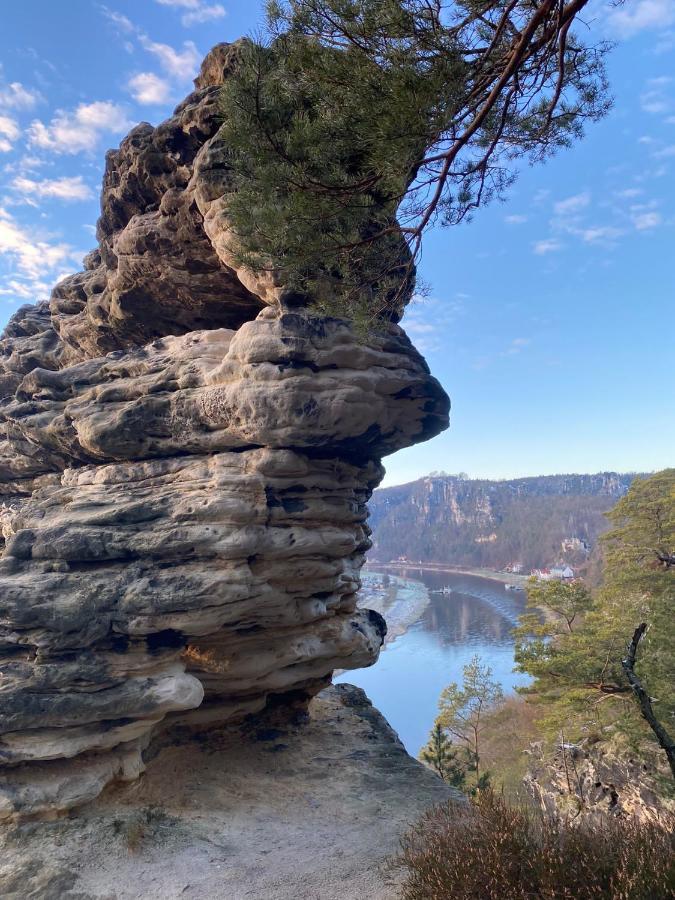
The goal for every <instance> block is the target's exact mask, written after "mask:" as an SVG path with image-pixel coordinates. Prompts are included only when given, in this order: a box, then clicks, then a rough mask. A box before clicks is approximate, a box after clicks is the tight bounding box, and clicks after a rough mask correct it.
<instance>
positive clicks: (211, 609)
mask: <svg viewBox="0 0 675 900" xmlns="http://www.w3.org/2000/svg"><path fill="white" fill-rule="evenodd" d="M233 60H236V45H233V46H231V47H228V46H226V45H220V46H218V47H217V48H215V49H214V50H213V51H212V52H211V53H210V54H209V56H208V57H207V59H206V60H205V62H204V65H203V67H202V72H201V74H200V76H199V78H198V79H197V81H196V90H195V92H194V93H193V94H191V95H190V96H189V97H188V98H187V99H186V100H185V101H184V102H183V103H182V104H181V105H180V106H179V107H178V108H177V110H176V112H175V114H174V116H173V117H172V118H170V119H169V120H168V121H167V122H164V123H163V124H161V125H159V126H158V127H157V128H152V127H151V126H150V125H147V124H143V125H139V126H138V127H136V128H135V129H133V130H132V132H131V133H130V134H129V136H128V137H127V138H125V140H124V141H123V142H122V145H121V147H120V149H119V150H118V151H114V152H111V153H109V154H108V157H107V162H106V173H105V176H104V182H103V192H102V215H101V219H100V220H99V225H98V238H99V247H98V249H97V250H95V251H94V252H93V253H91V254H90V255H89V256H88V257H87V259H86V260H85V270H84V271H83V272H81V273H79V274H77V275H74V276H72V277H71V278H68V279H65V280H64V281H62V282H60V283H59V285H58V286H57V287H56V288H55V290H54V292H53V295H52V298H51V301H50V303H49V305H47V304H42V305H38V306H35V307H24V308H22V309H21V310H19V312H18V313H17V314H16V315H15V316H14V318H13V319H12V320H11V322H10V324H9V325H8V327H7V329H6V331H5V333H4V335H3V338H2V340H1V341H0V396H1V398H2V399H1V400H0V532H1V535H2V537H1V538H0V553H1V556H0V672H1V674H0V767H1V768H0V819H3V818H4V819H11V818H17V817H22V816H23V817H25V816H30V815H37V814H41V815H42V814H46V813H49V812H58V811H61V810H64V809H68V808H70V807H72V806H75V805H78V804H80V803H83V802H86V801H88V800H90V799H92V798H93V797H95V796H96V795H97V794H98V793H99V792H100V791H101V790H102V789H103V787H104V786H105V785H106V784H107V783H109V782H111V781H113V780H116V779H121V780H130V779H134V778H136V777H137V776H138V774H139V772H140V771H142V768H143V759H142V753H143V749H144V748H145V746H146V745H147V742H148V740H149V737H150V735H151V733H152V731H153V729H155V728H156V727H157V726H158V725H159V724H160V723H162V722H164V723H166V722H175V721H181V722H184V723H185V724H193V725H204V724H209V723H218V724H221V723H224V722H228V721H236V720H237V719H241V718H242V717H244V716H245V715H247V714H249V713H255V712H258V711H260V710H262V709H263V708H264V707H265V705H266V704H267V703H268V702H269V701H270V699H271V698H277V697H283V698H288V699H290V698H292V699H295V700H301V701H302V699H303V698H305V699H306V698H309V697H311V696H312V695H313V694H315V693H316V692H317V691H318V690H320V689H321V687H323V686H324V685H325V684H326V683H328V682H329V681H330V677H331V674H332V671H333V670H334V669H335V668H340V669H349V668H355V667H360V666H364V665H369V664H372V663H373V662H374V661H375V660H376V658H377V654H378V652H379V648H380V646H381V644H382V640H383V636H384V631H385V625H384V622H383V620H382V619H381V617H380V616H378V615H377V614H376V613H372V612H369V611H368V610H357V609H356V602H355V595H356V591H357V590H358V587H359V569H360V567H361V565H362V563H363V559H364V554H365V552H366V551H367V549H368V548H369V546H370V542H369V529H368V526H367V524H366V518H367V510H366V502H367V500H368V498H369V497H370V494H371V492H372V490H373V488H374V487H375V486H376V485H377V483H378V482H379V479H380V478H381V475H382V468H381V466H380V459H381V457H382V456H384V455H386V454H387V453H391V452H393V451H394V450H397V449H399V448H401V447H406V446H410V445H411V444H414V443H416V442H418V441H422V440H426V439H427V438H429V437H431V436H433V435H434V434H436V433H438V432H439V431H440V430H442V429H443V428H444V427H446V424H447V415H448V401H447V397H446V396H445V394H444V392H443V391H442V389H441V388H440V386H439V384H438V382H437V381H436V380H435V379H434V378H432V377H431V376H430V374H429V370H428V368H427V366H426V364H425V362H424V360H423V359H422V357H421V356H420V355H419V354H418V353H417V352H416V351H415V349H414V348H413V347H412V345H411V344H410V341H409V340H408V338H407V337H406V336H405V333H404V332H403V331H402V329H401V328H400V327H399V326H398V325H395V324H393V323H391V322H382V323H381V324H380V326H379V327H378V329H376V331H375V333H373V334H372V335H370V336H369V337H368V338H367V339H365V338H363V337H361V336H359V335H357V334H355V333H354V332H353V331H352V329H351V328H350V326H349V324H348V323H347V322H345V321H342V320H339V319H329V318H320V317H318V316H316V315H314V314H313V313H312V311H311V309H307V308H303V307H297V306H295V307H293V308H289V306H288V305H287V303H286V302H285V301H284V293H283V289H282V288H281V287H279V285H277V284H276V283H275V282H274V279H270V278H266V279H257V278H256V277H255V276H254V275H253V274H252V273H250V272H243V271H237V270H236V268H235V267H233V264H232V260H231V258H230V256H229V255H228V254H229V251H228V240H227V238H228V227H227V219H226V215H225V210H226V201H227V192H228V183H227V165H226V157H227V152H226V151H227V148H224V147H222V146H221V145H220V143H219V139H218V127H219V125H218V123H219V116H220V115H221V114H222V111H221V110H220V107H219V103H218V96H219V86H220V84H222V81H223V79H224V78H225V77H227V74H228V72H229V71H230V68H231V66H232V65H233Z"/></svg>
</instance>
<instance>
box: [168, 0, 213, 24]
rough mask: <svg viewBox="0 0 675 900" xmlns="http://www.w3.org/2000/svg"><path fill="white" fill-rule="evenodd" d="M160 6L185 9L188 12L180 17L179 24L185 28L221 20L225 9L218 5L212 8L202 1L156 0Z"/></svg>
mask: <svg viewBox="0 0 675 900" xmlns="http://www.w3.org/2000/svg"><path fill="white" fill-rule="evenodd" d="M156 2H157V3H159V5H160V6H171V7H173V8H174V9H185V10H189V12H186V13H184V15H183V16H181V22H182V23H183V25H185V26H186V27H189V26H190V25H200V24H201V23H202V22H211V21H213V20H214V19H222V18H223V17H224V16H225V14H226V13H225V8H224V7H223V6H221V4H220V3H214V4H213V5H212V6H209V5H208V4H206V3H204V2H203V0H156Z"/></svg>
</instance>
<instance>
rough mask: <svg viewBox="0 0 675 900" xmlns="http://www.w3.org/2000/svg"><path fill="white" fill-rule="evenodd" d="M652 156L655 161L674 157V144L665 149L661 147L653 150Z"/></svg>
mask: <svg viewBox="0 0 675 900" xmlns="http://www.w3.org/2000/svg"><path fill="white" fill-rule="evenodd" d="M654 156H655V157H656V158H657V159H664V158H667V157H670V156H675V144H669V146H667V147H662V148H661V149H660V150H655V151H654Z"/></svg>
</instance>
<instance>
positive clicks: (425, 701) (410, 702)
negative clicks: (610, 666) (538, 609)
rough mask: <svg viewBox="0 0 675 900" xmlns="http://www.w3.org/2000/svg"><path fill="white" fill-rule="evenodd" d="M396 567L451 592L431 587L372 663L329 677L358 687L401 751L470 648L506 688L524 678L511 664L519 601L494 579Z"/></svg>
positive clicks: (417, 743)
mask: <svg viewBox="0 0 675 900" xmlns="http://www.w3.org/2000/svg"><path fill="white" fill-rule="evenodd" d="M401 574H402V575H403V577H405V578H408V579H411V580H416V581H421V582H422V583H423V584H424V585H425V586H426V587H427V588H428V589H429V591H430V592H433V591H434V590H438V589H441V588H443V587H445V586H448V587H450V588H451V590H452V593H450V594H435V593H430V604H429V606H428V607H427V609H426V610H425V612H424V613H423V615H422V617H421V619H420V620H419V621H418V622H417V623H415V624H414V625H413V626H412V627H411V628H409V630H408V631H407V632H406V634H404V635H402V636H401V637H399V638H397V639H396V640H395V641H394V643H393V644H390V645H389V646H388V647H387V648H386V649H385V650H384V651H383V652H382V654H381V656H380V659H379V662H378V663H377V664H376V665H375V666H372V667H371V668H370V669H358V670H356V671H352V672H345V673H344V674H343V675H341V676H340V677H339V678H337V679H336V681H347V682H350V683H351V684H357V685H359V687H362V688H363V689H364V690H365V691H366V693H367V694H368V696H369V697H370V699H371V700H372V701H373V703H374V704H375V706H377V707H378V709H380V710H381V712H382V713H383V714H384V715H385V716H386V717H387V719H388V720H389V722H390V724H391V725H392V727H393V728H394V729H395V731H397V732H398V734H399V736H400V738H401V740H402V741H403V743H404V744H405V746H406V748H407V749H408V751H409V752H410V753H412V754H413V755H417V753H418V752H419V750H420V748H421V747H422V746H423V745H424V744H425V743H426V740H427V737H428V733H429V729H430V728H431V725H432V724H433V720H434V718H435V716H436V712H437V703H438V697H439V694H440V692H441V690H442V689H443V688H444V687H445V686H446V685H447V684H449V683H450V682H451V681H461V677H462V666H463V665H465V664H466V663H467V662H468V661H469V660H470V659H471V657H472V656H473V655H474V654H478V655H479V656H480V657H481V660H482V661H483V663H486V664H487V665H489V666H491V668H492V670H493V673H494V677H495V679H496V680H497V681H499V682H500V683H501V684H502V687H503V688H504V690H505V691H507V692H508V691H512V690H513V689H514V688H515V687H516V686H518V685H522V684H526V683H527V677H526V676H523V675H519V674H516V673H514V672H513V671H512V669H513V638H512V636H511V629H512V628H513V626H514V625H515V624H517V621H518V615H519V614H520V613H521V612H522V611H523V608H524V605H525V600H524V596H523V594H522V593H520V592H516V591H507V590H506V589H505V588H504V586H503V585H502V584H500V583H499V582H495V581H490V580H488V579H485V578H477V577H475V576H472V575H447V574H443V573H439V572H420V571H419V570H414V571H413V570H409V571H407V572H404V573H401Z"/></svg>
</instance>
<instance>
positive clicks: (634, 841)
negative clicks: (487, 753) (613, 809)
mask: <svg viewBox="0 0 675 900" xmlns="http://www.w3.org/2000/svg"><path fill="white" fill-rule="evenodd" d="M672 824H673V823H672V822H671V823H663V824H661V825H659V824H655V823H640V822H637V821H635V820H626V819H624V820H621V819H612V820H609V821H606V822H604V823H603V824H602V825H597V824H590V823H588V822H584V821H581V822H570V821H560V820H555V819H552V818H550V817H545V816H543V815H541V814H538V813H534V812H532V811H529V810H527V809H525V808H521V807H517V806H512V805H510V804H508V803H507V802H506V800H505V799H504V798H503V797H502V796H500V795H497V794H495V793H493V792H492V791H489V790H488V791H482V792H480V793H479V794H478V795H477V796H476V797H475V798H473V799H472V800H471V802H470V804H466V805H464V806H463V805H460V804H458V803H456V802H454V801H451V802H450V803H449V804H447V805H446V806H441V807H437V808H435V809H432V810H430V811H429V812H427V813H426V814H425V815H424V816H423V817H422V819H421V820H420V821H419V822H418V823H417V824H416V825H415V826H414V827H413V828H412V830H411V831H410V832H408V834H407V835H405V837H404V838H403V839H402V841H401V852H400V853H399V855H398V857H396V859H395V860H394V861H393V868H394V870H395V871H402V872H403V885H402V889H401V894H400V896H401V898H402V900H465V898H466V900H469V898H471V900H520V898H522V900H525V898H528V900H531V898H538V900H539V898H540V900H556V898H570V900H572V898H573V900H590V898H593V900H600V898H608V900H609V898H611V900H665V898H669V897H670V898H672V897H673V896H675V866H674V864H673V858H674V854H673V850H674V849H675V847H674V842H673V830H672V828H670V829H667V828H666V825H672Z"/></svg>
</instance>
